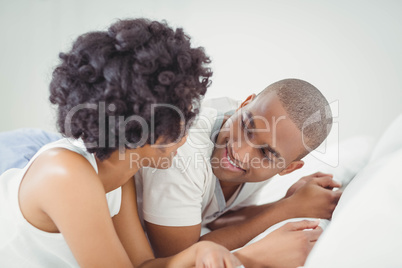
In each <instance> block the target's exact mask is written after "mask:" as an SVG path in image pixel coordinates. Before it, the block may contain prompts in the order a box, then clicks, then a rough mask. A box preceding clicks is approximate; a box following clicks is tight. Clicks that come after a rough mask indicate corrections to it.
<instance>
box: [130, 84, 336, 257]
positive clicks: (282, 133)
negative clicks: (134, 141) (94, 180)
mask: <svg viewBox="0 0 402 268" xmlns="http://www.w3.org/2000/svg"><path fill="white" fill-rule="evenodd" d="M331 124H332V115H331V111H330V108H329V105H328V102H327V100H326V99H325V98H324V96H323V95H322V94H321V93H320V92H319V91H318V89H316V88H315V87H314V86H312V85H311V84H309V83H307V82H305V81H302V80H298V79H285V80H282V81H279V82H276V83H274V84H272V85H270V86H268V87H267V88H266V89H265V90H263V91H262V92H261V93H260V94H259V95H258V96H256V95H251V96H249V97H248V98H247V99H246V100H245V101H244V102H243V103H242V104H241V105H240V107H239V108H238V109H237V110H236V112H234V113H233V114H232V115H230V114H226V115H225V116H224V117H221V116H219V114H218V113H217V111H216V110H213V109H203V110H202V111H201V113H200V115H199V117H198V120H197V121H196V123H195V124H194V125H193V127H192V128H191V129H190V132H189V137H188V140H187V142H186V144H185V145H184V146H182V147H181V148H180V149H179V150H178V154H177V157H176V161H175V163H174V165H173V167H172V168H170V169H168V170H163V171H160V170H154V169H145V168H144V169H142V170H141V171H140V172H139V173H137V175H136V184H137V192H138V193H137V194H138V195H139V199H142V200H143V218H144V223H145V227H146V230H147V234H148V237H149V239H150V241H151V244H152V246H153V248H154V251H155V253H156V255H157V256H159V257H164V256H170V255H173V254H175V253H177V252H179V251H181V250H183V249H185V248H187V247H189V246H191V245H192V244H194V243H196V242H197V241H199V240H210V241H214V242H217V243H219V244H222V245H224V246H226V247H227V248H228V249H236V248H239V247H241V246H243V245H244V244H246V243H247V242H248V241H249V240H251V239H252V238H253V237H255V236H257V235H258V234H260V233H261V232H263V231H264V230H265V229H267V228H268V227H270V226H272V225H273V224H275V223H277V222H280V221H282V220H285V219H288V218H296V217H316V218H326V219H328V218H331V215H332V211H333V210H334V208H335V206H336V204H337V202H338V200H339V198H340V195H341V192H340V191H332V189H333V188H334V187H339V186H340V185H339V184H338V183H336V182H334V181H333V180H332V176H331V175H328V174H321V173H316V174H314V175H311V176H309V177H306V178H303V180H302V181H300V182H299V183H297V184H295V185H294V186H293V187H292V188H291V189H290V190H289V192H288V195H287V197H286V198H284V199H282V200H279V201H278V202H275V203H272V204H266V205H260V206H256V202H257V199H258V195H259V194H260V192H261V189H262V188H263V186H264V185H265V184H267V182H268V181H267V180H268V179H269V178H271V177H272V176H274V175H276V174H279V175H284V174H288V173H291V172H292V171H294V170H296V169H299V168H301V167H302V166H303V164H304V163H303V161H302V160H301V159H302V158H303V157H304V156H305V155H307V154H308V153H309V152H310V151H311V150H313V149H315V148H316V147H317V146H319V144H321V143H322V141H324V140H325V138H326V137H327V135H328V132H329V130H330V128H331ZM141 194H143V196H142V197H141ZM140 201H141V200H140ZM140 204H141V202H140ZM140 211H141V209H140ZM205 226H208V227H209V228H210V229H212V232H210V233H207V234H204V235H201V229H202V227H205ZM200 235H201V236H200Z"/></svg>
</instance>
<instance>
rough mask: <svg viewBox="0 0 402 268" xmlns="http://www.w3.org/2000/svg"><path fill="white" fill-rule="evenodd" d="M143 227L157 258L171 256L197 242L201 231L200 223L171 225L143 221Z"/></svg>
mask: <svg viewBox="0 0 402 268" xmlns="http://www.w3.org/2000/svg"><path fill="white" fill-rule="evenodd" d="M145 227H146V230H147V234H148V238H149V241H150V242H151V245H152V248H153V250H154V253H155V256H156V257H158V258H163V257H168V256H172V255H174V254H177V253H179V252H180V251H182V250H184V249H186V248H188V247H190V246H191V245H193V244H195V243H197V242H198V241H199V239H200V233H201V224H197V225H193V226H180V227H172V226H162V225H157V224H153V223H150V222H147V221H145Z"/></svg>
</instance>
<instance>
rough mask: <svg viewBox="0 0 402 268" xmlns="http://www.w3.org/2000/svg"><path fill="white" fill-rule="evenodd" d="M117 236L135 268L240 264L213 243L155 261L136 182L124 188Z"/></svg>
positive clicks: (116, 218) (228, 265) (118, 215)
mask: <svg viewBox="0 0 402 268" xmlns="http://www.w3.org/2000/svg"><path fill="white" fill-rule="evenodd" d="M113 223H114V226H115V228H116V232H117V234H118V236H119V238H120V241H121V242H122V244H123V246H124V248H125V250H126V252H127V254H128V256H129V258H130V260H131V262H132V264H133V265H134V267H144V268H152V267H172V268H176V267H193V266H196V267H236V266H238V265H240V262H239V261H238V260H237V259H236V257H234V255H232V254H231V253H230V252H229V251H228V250H227V249H226V248H224V247H222V246H219V245H217V244H215V243H212V242H200V243H196V244H194V245H193V246H191V247H189V248H188V249H186V250H184V251H182V252H180V253H178V254H176V255H174V256H172V257H169V258H159V259H154V256H153V253H152V250H151V247H150V246H149V243H148V240H147V238H146V236H145V234H144V231H143V229H142V226H141V223H140V220H139V217H138V211H137V200H136V193H135V184H134V180H129V181H128V182H127V183H126V184H125V185H124V186H123V187H122V203H121V208H120V212H119V214H117V215H116V216H114V217H113Z"/></svg>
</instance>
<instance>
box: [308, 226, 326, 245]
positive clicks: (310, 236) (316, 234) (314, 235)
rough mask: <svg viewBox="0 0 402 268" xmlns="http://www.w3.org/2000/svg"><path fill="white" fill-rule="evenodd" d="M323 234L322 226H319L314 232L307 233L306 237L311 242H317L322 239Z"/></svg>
mask: <svg viewBox="0 0 402 268" xmlns="http://www.w3.org/2000/svg"><path fill="white" fill-rule="evenodd" d="M322 232H323V230H322V228H321V227H320V226H318V227H317V228H315V229H313V230H309V231H306V235H307V236H308V240H309V241H310V242H315V241H317V239H318V238H319V237H320V235H321V234H322Z"/></svg>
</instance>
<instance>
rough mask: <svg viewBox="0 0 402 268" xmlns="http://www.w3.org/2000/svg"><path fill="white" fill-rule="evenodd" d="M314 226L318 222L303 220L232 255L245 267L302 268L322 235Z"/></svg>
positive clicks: (286, 225) (274, 232)
mask: <svg viewBox="0 0 402 268" xmlns="http://www.w3.org/2000/svg"><path fill="white" fill-rule="evenodd" d="M318 224H319V221H307V220H304V221H299V222H290V223H287V224H285V225H284V226H282V227H281V228H279V229H277V230H275V231H273V232H272V233H270V234H268V235H267V236H266V237H264V238H263V239H261V240H259V241H257V242H255V243H253V244H251V245H248V246H246V247H244V248H242V249H240V250H238V251H237V252H235V255H236V256H237V257H239V259H240V260H242V262H243V263H244V264H245V266H246V267H281V268H286V267H292V268H295V267H298V266H303V265H304V262H305V261H306V258H307V256H308V254H309V252H310V251H311V249H312V248H313V246H314V244H315V242H316V241H317V239H318V237H319V236H320V235H321V233H322V229H321V227H318ZM304 229H309V230H306V231H304ZM310 229H311V230H310Z"/></svg>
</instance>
